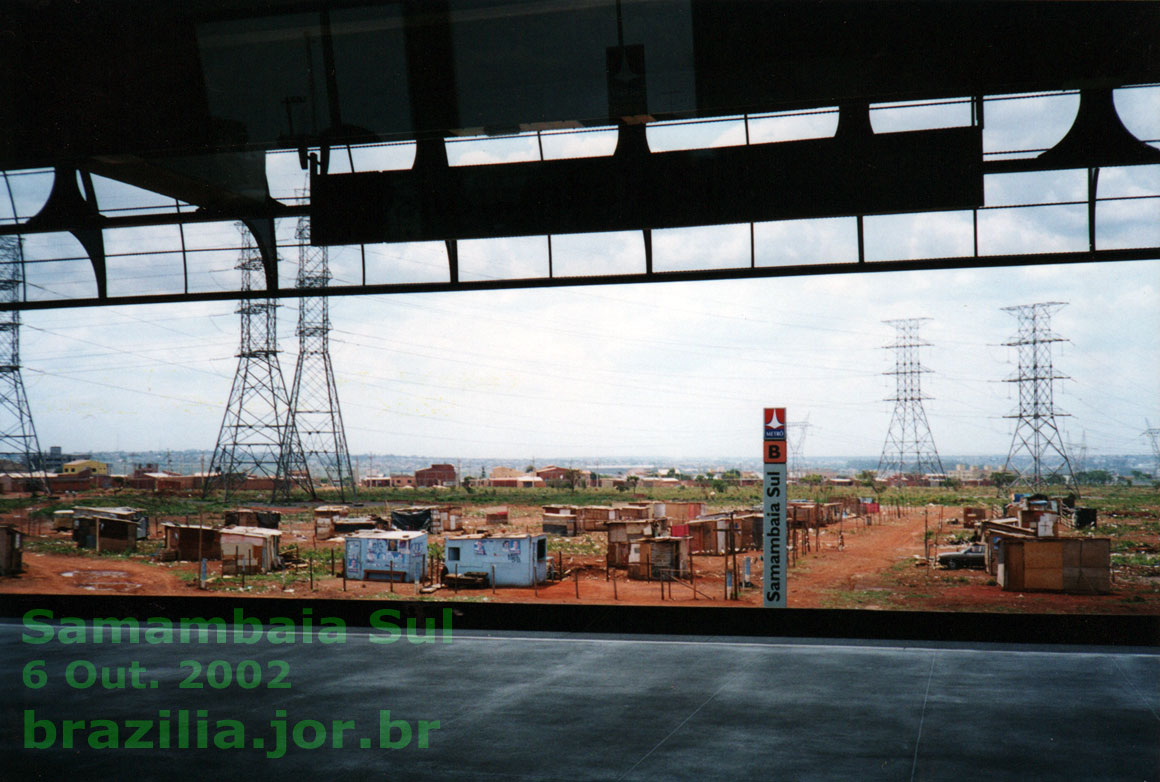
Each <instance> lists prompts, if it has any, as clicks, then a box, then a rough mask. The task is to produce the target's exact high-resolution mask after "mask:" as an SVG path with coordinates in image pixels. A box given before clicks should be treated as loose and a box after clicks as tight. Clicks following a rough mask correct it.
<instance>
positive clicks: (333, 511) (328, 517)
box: [314, 505, 350, 540]
mask: <svg viewBox="0 0 1160 782" xmlns="http://www.w3.org/2000/svg"><path fill="white" fill-rule="evenodd" d="M349 513H350V509H349V508H347V507H346V506H345V505H319V506H318V507H317V508H315V509H314V537H316V538H321V539H322V540H326V539H327V538H332V537H334V535H335V532H334V520H335V519H344V518H346V517H347V515H348V514H349Z"/></svg>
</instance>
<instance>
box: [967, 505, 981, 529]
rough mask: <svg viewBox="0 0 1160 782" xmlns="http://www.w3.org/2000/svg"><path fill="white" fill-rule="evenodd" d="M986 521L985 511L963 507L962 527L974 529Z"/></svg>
mask: <svg viewBox="0 0 1160 782" xmlns="http://www.w3.org/2000/svg"><path fill="white" fill-rule="evenodd" d="M986 520H987V511H986V510H984V509H983V508H973V507H970V506H964V507H963V527H964V528H966V529H974V527H975V525H976V524H980V523H982V522H984V521H986Z"/></svg>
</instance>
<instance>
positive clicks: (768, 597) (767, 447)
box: [761, 407, 789, 608]
mask: <svg viewBox="0 0 1160 782" xmlns="http://www.w3.org/2000/svg"><path fill="white" fill-rule="evenodd" d="M764 418H765V424H764V432H763V437H762V441H761V447H762V453H761V456H762V462H763V467H764V472H765V481H764V490H763V492H762V498H763V506H764V510H765V516H764V521H763V525H762V526H763V529H762V557H763V559H764V560H765V573H764V575H765V580H764V583H763V584H762V586H763V589H764V595H763V600H762V604H763V605H764V606H765V607H766V608H785V598H786V594H785V593H786V588H785V571H786V567H787V565H788V562H787V561H786V556H785V528H786V520H785V515H786V514H785V506H786V501H787V500H788V499H789V496H788V491H787V483H788V476H787V475H786V449H787V446H786V437H785V408H784V407H767V408H765V417H764Z"/></svg>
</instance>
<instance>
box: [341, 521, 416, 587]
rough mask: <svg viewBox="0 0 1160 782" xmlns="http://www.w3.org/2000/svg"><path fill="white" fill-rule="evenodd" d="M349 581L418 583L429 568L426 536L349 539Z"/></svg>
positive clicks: (347, 553) (355, 537)
mask: <svg viewBox="0 0 1160 782" xmlns="http://www.w3.org/2000/svg"><path fill="white" fill-rule="evenodd" d="M345 557H346V559H345V562H346V577H347V578H352V579H354V580H356V581H368V580H375V581H383V580H389V579H392V578H393V579H394V580H395V581H408V582H413V581H418V580H419V579H420V578H421V577H422V576H423V570H424V568H425V567H426V564H427V535H426V533H424V534H422V535H419V536H416V537H414V538H411V539H409V540H408V539H406V538H387V537H360V536H358V535H350V536H348V537H347V538H346V552H345Z"/></svg>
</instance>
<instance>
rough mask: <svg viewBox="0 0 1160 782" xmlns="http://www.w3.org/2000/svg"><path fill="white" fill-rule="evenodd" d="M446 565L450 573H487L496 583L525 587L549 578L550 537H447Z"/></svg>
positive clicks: (529, 535)
mask: <svg viewBox="0 0 1160 782" xmlns="http://www.w3.org/2000/svg"><path fill="white" fill-rule="evenodd" d="M445 555H446V563H445V564H446V566H447V571H448V572H449V573H458V574H459V575H461V576H463V575H468V574H473V573H478V574H483V575H486V576H487V579H488V583H491V579H492V573H494V574H495V586H500V587H505V586H517V587H526V586H532V585H533V584H542V583H543V582H545V581H547V580H548V537H547V536H546V535H543V534H540V535H531V534H528V533H524V534H522V535H516V534H511V535H456V536H451V537H448V538H447V544H446V552H445Z"/></svg>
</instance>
